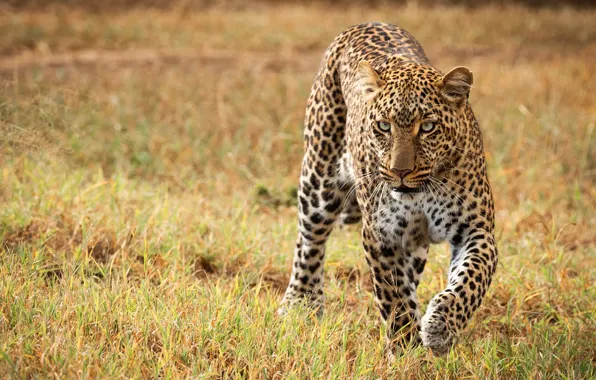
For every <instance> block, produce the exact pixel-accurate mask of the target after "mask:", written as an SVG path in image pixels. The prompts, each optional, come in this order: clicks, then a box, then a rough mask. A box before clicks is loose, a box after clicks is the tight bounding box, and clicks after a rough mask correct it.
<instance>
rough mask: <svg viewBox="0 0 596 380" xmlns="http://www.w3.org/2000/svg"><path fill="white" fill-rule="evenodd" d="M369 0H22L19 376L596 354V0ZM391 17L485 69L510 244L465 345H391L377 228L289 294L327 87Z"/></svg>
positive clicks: (12, 71) (438, 273)
mask: <svg viewBox="0 0 596 380" xmlns="http://www.w3.org/2000/svg"><path fill="white" fill-rule="evenodd" d="M350 4H351V5H342V6H340V7H335V8H332V7H331V6H330V5H329V4H324V3H316V4H312V5H280V4H279V5H275V4H261V5H254V6H251V7H240V6H224V5H214V6H211V7H210V8H208V9H205V8H201V7H200V6H195V5H194V3H192V2H184V3H179V4H177V5H173V6H169V7H165V8H161V9H147V8H143V7H121V8H118V9H111V8H106V9H99V10H97V9H93V10H89V9H85V8H81V7H78V6H70V7H64V6H63V7H59V6H52V7H49V8H40V7H37V6H30V7H27V6H24V7H17V8H11V7H9V6H3V7H0V56H1V58H0V149H1V154H0V162H1V166H0V181H1V182H0V183H1V185H0V203H1V206H0V243H1V244H0V377H23V378H29V377H61V378H86V377H92V378H95V377H105V378H108V377H109V378H114V377H135V378H147V377H158V376H159V377H167V378H169V377H200V378H219V377H232V378H236V377H243V378H244V377H246V378H319V377H321V376H322V377H324V378H380V377H397V378H417V377H420V378H478V379H484V378H504V379H508V378H532V379H535V378H565V379H567V378H569V379H582V378H583V379H588V378H594V377H595V376H596V370H595V365H596V360H595V358H596V289H595V287H594V284H595V282H596V248H595V244H596V232H595V224H596V223H595V222H596V186H595V182H596V181H595V177H596V144H595V142H596V134H595V127H596V96H595V93H594V91H595V90H594V89H595V88H596V65H595V64H594V62H595V61H596V23H595V22H594V20H595V19H596V10H573V9H566V8H563V9H557V10H553V9H533V10H531V9H527V8H523V7H519V6H507V7H502V8H497V7H481V8H476V9H466V8H461V7H439V6H437V7H422V6H415V5H409V6H405V7H404V6H390V5H378V6H375V7H371V6H365V5H355V4H353V3H350ZM371 20H378V21H386V22H391V23H396V24H399V25H401V26H403V27H405V28H406V29H408V30H409V31H410V32H412V33H413V34H414V35H415V36H416V37H417V38H418V39H419V40H420V42H421V43H422V45H423V46H424V47H425V49H426V51H427V53H428V55H429V57H430V59H431V60H432V61H433V62H434V64H435V65H436V66H437V67H438V68H440V69H442V70H449V69H450V68H451V67H453V66H456V65H465V66H468V67H470V68H471V69H472V70H473V71H474V74H475V80H476V83H475V84H474V88H473V90H472V95H471V99H470V100H471V103H472V105H473V107H474V110H475V112H476V115H477V117H478V119H479V121H480V124H481V128H482V131H483V134H484V139H485V149H486V152H487V158H488V166H489V175H490V178H491V181H492V185H493V191H494V194H495V201H496V207H497V214H496V215H497V218H496V224H497V238H498V245H499V249H500V262H499V266H498V271H497V274H496V278H495V279H494V281H493V285H492V287H491V289H490V291H489V293H488V295H487V297H486V299H485V301H484V303H483V305H482V307H481V308H480V310H479V311H478V312H477V313H476V315H475V317H474V318H473V320H472V322H471V323H470V326H469V328H468V329H467V330H466V331H465V332H464V333H463V336H462V337H461V341H460V344H459V345H458V346H457V348H456V349H454V350H453V351H452V352H451V354H450V355H448V356H446V357H442V358H437V357H434V356H433V355H432V354H430V353H428V352H426V351H425V350H424V349H421V348H419V349H413V350H411V351H408V352H406V353H405V355H403V356H402V357H400V358H399V359H398V360H397V361H396V362H394V363H388V362H387V361H386V360H385V359H384V355H383V340H382V338H381V337H382V336H383V334H384V331H383V327H382V326H380V323H379V317H378V315H377V311H376V310H375V308H374V305H373V300H372V299H373V298H372V294H371V286H370V282H369V278H368V272H367V271H368V269H367V267H366V263H365V261H364V257H363V250H362V248H361V244H360V239H359V229H358V227H357V226H353V227H349V228H345V229H343V230H336V231H335V232H334V233H333V235H332V237H331V239H330V242H329V245H328V253H327V266H326V268H327V272H326V281H327V282H326V294H327V302H326V311H325V314H324V316H323V317H322V318H321V319H317V318H316V317H314V316H312V315H310V314H309V313H308V312H306V311H301V312H300V311H298V312H295V313H291V314H290V315H289V316H288V317H285V318H278V317H276V316H275V310H276V308H277V306H278V303H279V301H280V299H281V296H282V292H283V290H284V289H285V286H286V285H287V281H288V275H289V271H290V266H291V257H292V251H293V245H294V239H295V235H296V214H297V210H296V206H295V191H296V187H295V186H296V184H297V180H298V176H299V171H300V162H301V154H302V138H301V136H302V122H303V112H304V107H305V101H306V98H307V95H308V92H309V88H310V85H311V82H312V80H313V78H314V75H315V73H316V70H317V67H318V64H319V60H320V58H321V55H322V53H323V51H324V49H325V48H326V46H327V45H328V44H329V43H330V42H331V40H332V39H333V38H334V36H335V35H336V34H338V33H339V32H340V31H342V30H343V29H345V28H346V27H348V26H350V25H352V24H356V23H360V22H364V21H371ZM448 263H449V252H448V248H447V247H446V246H435V247H433V248H432V249H431V254H430V260H429V264H428V265H427V269H426V271H425V273H424V276H423V282H422V284H421V285H420V288H419V297H420V299H421V301H422V302H423V305H425V304H426V302H428V300H429V299H430V298H431V297H432V296H433V295H434V294H435V293H437V292H438V291H439V290H440V289H442V288H443V286H444V285H445V281H446V269H447V266H448Z"/></svg>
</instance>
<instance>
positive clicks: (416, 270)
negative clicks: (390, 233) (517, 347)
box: [362, 222, 428, 356]
mask: <svg viewBox="0 0 596 380" xmlns="http://www.w3.org/2000/svg"><path fill="white" fill-rule="evenodd" d="M362 237H363V244H364V249H365V251H366V261H367V263H368V265H369V267H370V271H371V278H372V281H373V286H374V287H373V289H374V296H375V303H376V305H377V307H378V309H379V312H380V314H381V317H382V319H383V322H384V323H385V325H386V326H387V336H386V339H387V346H388V347H387V348H388V350H389V354H390V356H391V355H392V353H393V352H394V350H395V349H396V348H397V350H400V349H401V347H403V346H404V345H407V344H410V343H418V342H420V337H419V334H418V330H419V325H420V311H419V305H418V300H417V297H416V289H417V287H418V284H419V282H420V276H421V274H422V271H423V270H424V266H425V264H426V258H427V253H428V247H419V248H416V249H414V250H407V249H406V248H404V247H403V246H401V245H400V244H388V243H387V241H383V240H382V239H379V238H378V231H376V230H373V229H372V228H371V227H369V224H368V223H366V222H365V223H364V226H363V231H362Z"/></svg>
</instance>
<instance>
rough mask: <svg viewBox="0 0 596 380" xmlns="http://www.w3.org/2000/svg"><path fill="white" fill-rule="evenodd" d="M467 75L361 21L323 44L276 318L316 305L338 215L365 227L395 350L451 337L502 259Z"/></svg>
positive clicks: (443, 349)
mask: <svg viewBox="0 0 596 380" xmlns="http://www.w3.org/2000/svg"><path fill="white" fill-rule="evenodd" d="M473 82H474V77H473V73H472V71H471V70H470V69H469V68H467V67H464V66H458V67H455V68H453V69H452V70H450V71H449V72H447V73H446V74H443V73H442V72H441V71H440V70H439V69H437V68H436V67H435V66H433V65H432V64H431V62H430V60H429V59H428V57H427V56H426V53H425V51H424V49H423V48H422V46H421V45H420V43H419V42H418V41H417V40H416V39H415V38H414V37H413V36H412V35H411V34H410V33H409V32H407V31H406V30H404V29H402V28H400V27H399V26H396V25H391V24H386V23H376V22H375V23H364V24H360V25H355V26H352V27H350V28H348V29H346V30H345V31H343V32H342V33H340V34H339V35H338V36H337V37H336V38H335V39H334V40H333V41H332V43H331V44H330V45H329V47H328V48H327V49H326V51H325V53H324V55H323V58H322V61H321V63H320V67H319V70H318V73H317V75H316V77H315V80H314V83H313V85H312V89H311V92H310V96H309V97H308V101H307V106H306V114H305V119H304V156H303V159H302V166H301V172H300V180H299V185H298V197H297V198H298V202H297V206H298V207H297V209H298V237H297V240H296V244H295V248H294V255H293V264H292V269H291V275H290V280H289V284H288V286H287V289H286V291H285V294H284V296H283V299H282V301H281V303H280V306H279V309H278V313H279V314H280V315H284V314H286V313H288V311H289V310H290V309H291V308H293V307H294V306H296V305H298V304H306V305H307V306H308V308H310V309H311V310H316V312H317V314H318V315H320V313H322V310H323V307H324V303H325V296H324V292H323V284H324V262H325V247H326V242H327V240H328V238H329V235H330V233H331V232H332V230H333V228H334V226H336V224H338V223H339V224H341V225H347V224H355V223H361V236H362V245H363V247H364V252H365V255H364V256H365V259H366V263H367V265H368V268H369V269H370V271H369V273H370V278H371V285H372V295H373V297H374V304H375V306H376V307H375V308H377V309H378V312H379V313H380V316H381V319H382V323H383V324H384V326H385V331H386V334H385V340H386V347H387V349H388V350H389V353H390V354H391V355H394V354H395V353H397V352H403V350H404V349H406V348H407V347H412V346H413V345H414V346H417V345H420V344H422V345H423V346H424V347H425V348H426V349H427V350H429V351H431V352H432V353H434V354H437V355H444V354H446V353H448V352H449V351H450V350H451V349H452V348H453V347H454V346H455V345H456V343H457V342H458V340H459V339H460V337H461V335H462V331H463V330H464V329H465V328H466V326H467V324H468V322H469V321H470V319H471V317H472V316H473V314H474V312H475V311H476V310H477V309H478V308H479V306H480V304H481V302H482V300H483V298H484V297H485V295H486V292H487V290H488V288H489V286H490V284H491V281H492V278H493V275H494V273H495V271H496V267H497V263H498V253H497V246H496V241H495V233H494V230H495V223H494V214H495V213H494V202H493V195H492V191H491V186H490V184H489V180H488V176H487V167H486V156H485V153H484V146H483V140H482V134H481V131H480V128H479V124H478V122H477V120H476V117H475V115H474V113H473V111H472V108H471V106H470V102H469V95H470V90H471V87H472V84H473ZM445 242H447V243H448V246H449V249H450V263H449V266H448V269H447V282H446V285H445V287H444V289H442V290H441V291H440V292H439V293H438V294H436V295H435V296H434V297H432V298H431V300H430V301H429V302H428V306H427V308H426V312H425V313H424V315H422V314H421V311H420V304H419V301H418V298H417V295H416V291H417V288H418V285H419V283H420V280H421V275H422V273H423V271H424V268H425V265H426V263H427V259H428V252H429V247H430V245H431V244H439V243H445Z"/></svg>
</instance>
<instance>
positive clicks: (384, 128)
mask: <svg viewBox="0 0 596 380" xmlns="http://www.w3.org/2000/svg"><path fill="white" fill-rule="evenodd" d="M379 130H380V131H381V132H385V133H388V132H391V124H389V123H388V122H386V121H379Z"/></svg>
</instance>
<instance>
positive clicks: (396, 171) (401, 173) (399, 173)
mask: <svg viewBox="0 0 596 380" xmlns="http://www.w3.org/2000/svg"><path fill="white" fill-rule="evenodd" d="M391 172H392V173H393V174H395V175H396V176H398V177H399V178H401V179H404V177H405V176H407V175H408V174H410V173H411V172H412V170H411V169H403V170H402V169H396V168H392V169H391Z"/></svg>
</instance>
